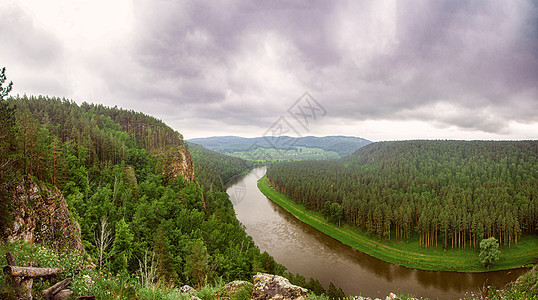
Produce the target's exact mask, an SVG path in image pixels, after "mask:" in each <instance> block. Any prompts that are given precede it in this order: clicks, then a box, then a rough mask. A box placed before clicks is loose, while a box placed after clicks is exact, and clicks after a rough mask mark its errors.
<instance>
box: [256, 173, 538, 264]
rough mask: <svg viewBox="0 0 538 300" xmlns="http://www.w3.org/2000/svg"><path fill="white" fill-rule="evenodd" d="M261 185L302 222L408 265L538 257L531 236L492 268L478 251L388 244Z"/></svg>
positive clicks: (260, 183)
mask: <svg viewBox="0 0 538 300" xmlns="http://www.w3.org/2000/svg"><path fill="white" fill-rule="evenodd" d="M258 188H259V189H260V191H261V192H262V193H263V194H264V195H265V196H267V197H268V198H269V199H271V200H272V201H274V202H275V203H277V204H278V205H280V206H281V207H283V208H284V209H286V210H287V211H288V212H290V213H291V214H293V215H294V216H295V217H296V218H297V219H299V220H300V221H302V222H304V223H306V224H308V225H310V226H312V227H314V228H316V229H317V230H319V231H321V232H323V233H325V234H327V235H329V236H331V237H333V238H335V239H337V240H339V241H340V242H342V243H343V244H346V245H348V246H350V247H352V248H355V249H357V250H359V251H361V252H364V253H366V254H368V255H371V256H374V257H376V258H379V259H381V260H384V261H387V262H390V263H395V264H399V265H403V266H405V267H409V268H415V269H421V270H443V271H460V272H484V271H494V270H506V269H513V268H518V267H521V266H524V265H529V264H531V263H533V262H534V261H535V260H536V259H537V258H538V237H536V236H529V237H525V238H523V239H521V240H520V241H519V242H518V244H517V246H516V247H514V246H512V248H511V249H510V250H509V251H508V250H507V249H504V248H501V249H500V250H501V255H500V258H499V261H497V263H496V264H495V266H494V267H492V268H491V269H489V270H488V269H485V268H483V267H482V265H481V264H480V263H479V259H478V252H477V251H475V250H461V251H457V250H456V251H454V250H449V251H444V250H443V249H441V247H440V248H439V249H420V247H419V243H418V240H417V239H411V240H410V241H409V242H408V243H403V242H392V243H387V242H385V241H380V240H378V239H376V238H372V237H370V236H369V235H367V234H365V233H362V232H360V231H359V230H357V229H355V228H351V227H350V226H342V227H338V226H336V225H334V224H331V223H328V222H327V221H325V219H324V218H323V217H322V216H321V214H319V213H315V212H312V211H308V210H306V209H305V208H304V207H303V206H302V205H299V204H296V203H295V202H293V201H292V200H290V199H289V198H287V197H286V195H284V194H282V193H280V192H278V191H276V190H274V189H273V188H271V186H270V184H269V181H268V180H267V178H266V177H265V176H264V177H263V178H262V179H260V181H258Z"/></svg>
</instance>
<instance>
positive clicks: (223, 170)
mask: <svg viewBox="0 0 538 300" xmlns="http://www.w3.org/2000/svg"><path fill="white" fill-rule="evenodd" d="M187 144H188V146H189V152H190V153H191V155H192V159H193V161H194V174H195V177H196V178H197V181H198V183H199V184H200V185H201V186H203V187H204V188H205V189H206V190H224V185H225V184H226V182H228V181H229V180H230V179H232V178H233V177H234V176H237V175H238V174H241V173H244V172H246V171H247V170H249V169H250V168H252V167H253V163H252V162H248V161H246V160H243V159H240V158H237V157H233V156H229V155H224V154H221V153H219V152H216V151H213V150H209V149H206V148H204V147H202V146H200V145H198V144H194V143H189V142H187Z"/></svg>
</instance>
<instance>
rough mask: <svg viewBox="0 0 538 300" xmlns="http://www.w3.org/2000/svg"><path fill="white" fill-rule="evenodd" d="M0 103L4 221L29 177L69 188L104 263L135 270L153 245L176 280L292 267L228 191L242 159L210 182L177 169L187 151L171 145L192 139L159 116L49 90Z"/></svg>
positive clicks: (90, 246)
mask: <svg viewBox="0 0 538 300" xmlns="http://www.w3.org/2000/svg"><path fill="white" fill-rule="evenodd" d="M0 105H1V107H0V113H1V117H2V122H1V124H2V131H1V132H2V136H1V144H0V147H1V151H0V155H1V164H0V167H1V170H0V176H1V183H2V188H1V190H2V195H1V196H2V198H1V207H2V219H1V221H2V228H6V227H9V226H10V225H11V224H10V221H11V220H10V215H9V212H10V205H11V202H12V199H11V197H12V194H11V192H12V191H13V190H14V188H15V187H16V186H17V185H18V184H19V182H20V180H22V179H23V178H25V179H27V180H32V181H34V182H39V183H41V184H45V185H48V186H50V187H51V188H54V187H57V188H59V189H60V190H61V192H62V194H63V196H64V197H65V199H66V201H67V204H68V207H69V210H70V212H71V214H72V215H73V216H74V219H75V220H76V221H77V222H78V224H80V228H81V232H82V242H83V245H84V248H85V250H86V255H87V257H90V258H92V260H93V262H94V264H95V265H96V266H97V268H98V269H104V270H108V272H112V273H113V274H136V273H137V272H138V271H139V269H140V261H143V259H144V257H145V256H147V253H154V258H155V260H156V264H155V266H158V270H157V273H158V277H159V278H160V281H161V282H168V283H171V284H176V285H177V284H181V283H189V284H192V285H193V286H200V285H202V284H205V283H209V282H213V281H214V280H216V279H218V278H220V279H223V280H235V279H245V280H249V279H250V278H251V276H252V274H253V272H257V271H266V272H272V273H276V274H284V272H285V269H284V268H283V267H282V266H280V265H278V264H276V263H275V262H274V260H273V259H272V257H270V256H269V255H267V253H260V251H259V249H258V248H257V247H256V246H255V245H254V242H253V241H252V238H251V237H249V236H248V235H247V234H246V233H245V231H244V228H243V227H242V225H241V224H240V223H239V221H238V220H237V219H236V217H235V214H234V211H233V207H232V205H231V203H230V201H229V200H228V195H227V194H226V193H225V192H224V191H223V190H222V185H221V181H222V180H223V179H225V178H227V177H230V176H231V175H232V174H233V173H235V172H239V171H242V170H244V168H245V167H246V165H245V164H244V163H241V162H240V161H239V160H237V159H232V160H233V162H234V163H237V164H238V165H237V166H238V167H234V168H233V169H223V172H224V175H222V176H223V179H219V180H217V181H218V184H213V185H212V187H211V188H207V189H206V188H205V185H203V186H200V185H199V184H198V182H196V181H193V180H192V179H193V178H189V176H188V172H187V174H186V176H175V177H173V176H169V172H167V170H166V166H167V165H168V164H174V162H170V161H168V160H174V159H175V160H179V163H181V159H185V157H183V158H181V156H177V155H176V156H174V155H169V154H170V153H174V152H176V151H178V150H182V151H184V152H185V153H186V148H187V146H186V144H185V143H184V142H183V138H182V136H181V134H179V133H178V132H176V131H174V130H173V129H171V128H170V127H168V126H166V125H165V124H164V123H162V122H161V121H160V120H157V119H155V118H153V117H150V116H147V115H145V114H142V113H138V112H134V111H127V110H123V109H119V108H117V107H114V108H110V107H104V106H102V105H92V104H87V103H83V104H81V105H78V104H76V103H75V102H73V101H70V100H65V99H58V98H48V97H26V96H24V97H17V98H10V99H8V100H3V101H1V102H0ZM196 151H202V150H196ZM196 151H195V153H196ZM197 161H198V166H199V168H200V169H199V171H198V172H197V173H198V174H199V176H205V174H208V171H207V169H213V168H214V167H213V165H211V159H210V158H209V159H206V161H205V162H200V160H197ZM204 163H205V164H207V166H205V167H204V166H203V165H202V164H204ZM204 168H205V169H206V170H204ZM187 171H188V170H187ZM191 171H192V170H191ZM211 180H213V179H210V181H211ZM202 182H204V181H202ZM98 237H101V238H102V237H108V239H106V240H104V241H103V240H102V239H101V240H100V239H99V238H98Z"/></svg>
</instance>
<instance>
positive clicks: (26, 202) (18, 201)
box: [2, 179, 84, 254]
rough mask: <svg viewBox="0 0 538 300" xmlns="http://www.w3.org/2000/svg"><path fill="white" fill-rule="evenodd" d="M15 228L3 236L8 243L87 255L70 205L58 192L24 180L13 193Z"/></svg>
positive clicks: (5, 230) (12, 215) (6, 229)
mask: <svg viewBox="0 0 538 300" xmlns="http://www.w3.org/2000/svg"><path fill="white" fill-rule="evenodd" d="M11 217H12V219H13V227H12V228H4V229H3V231H4V232H2V233H3V234H4V235H5V236H7V237H8V240H9V241H24V242H31V243H39V244H45V245H49V246H51V247H52V248H55V249H58V250H60V251H63V250H66V249H70V250H77V251H79V252H80V253H81V254H82V253H84V247H83V245H82V241H81V235H80V227H79V225H78V223H77V222H76V221H75V220H73V219H72V217H71V214H70V213H69V210H68V209H67V203H66V201H65V199H64V197H63V196H62V193H61V192H60V191H59V190H58V189H57V188H49V187H47V186H45V185H39V184H37V183H35V182H33V181H32V180H31V179H24V180H22V181H21V182H20V183H19V184H18V185H17V187H16V189H15V191H14V193H13V209H12V211H11Z"/></svg>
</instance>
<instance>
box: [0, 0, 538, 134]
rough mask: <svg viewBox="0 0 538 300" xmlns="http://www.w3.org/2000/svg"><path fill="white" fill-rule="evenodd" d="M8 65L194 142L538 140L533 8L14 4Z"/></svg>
mask: <svg viewBox="0 0 538 300" xmlns="http://www.w3.org/2000/svg"><path fill="white" fill-rule="evenodd" d="M0 66H5V67H6V68H7V76H8V79H9V80H12V81H13V82H14V89H13V91H12V95H16V94H21V95H22V94H27V95H49V96H58V97H66V98H69V99H72V100H74V101H76V102H78V103H81V102H82V101H86V102H90V103H103V104H105V105H108V106H115V105H117V106H119V107H123V108H127V109H134V110H137V111H142V112H144V113H146V114H150V115H153V116H155V117H157V118H159V119H162V120H163V121H164V122H166V123H167V124H168V125H170V126H171V127H173V128H174V129H176V130H178V131H179V132H181V133H182V134H183V135H184V136H185V138H186V139H189V138H195V137H206V136H216V135H239V136H247V137H253V136H261V135H264V134H266V133H267V132H268V130H269V129H270V128H273V129H274V128H277V127H278V126H279V125H282V124H284V125H283V126H284V127H283V128H284V131H287V132H288V133H289V134H294V135H301V136H305V135H316V136H323V135H353V136H360V137H364V138H367V139H370V140H374V141H378V140H394V139H425V138H428V139H537V138H538V2H537V1H532V0H527V1H525V0H510V1H506V0H492V1H454V0H447V1H401V0H400V1H396V0H394V1H379V0H372V1H234V0H228V1H172V0H169V1H158V0H151V1H150V0H147V1H144V0H141V1H138V0H135V1H128V0H113V1H110V0H71V1H65V0H58V1H54V0H48V1H43V0H35V1H30V0H16V1H13V0H3V1H2V2H1V4H0ZM305 92H307V93H308V95H310V96H311V97H306V98H301V96H303V95H304V94H305ZM301 112H302V113H303V115H301V114H299V113H301ZM288 130H289V131H288ZM270 132H273V134H274V131H270Z"/></svg>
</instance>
